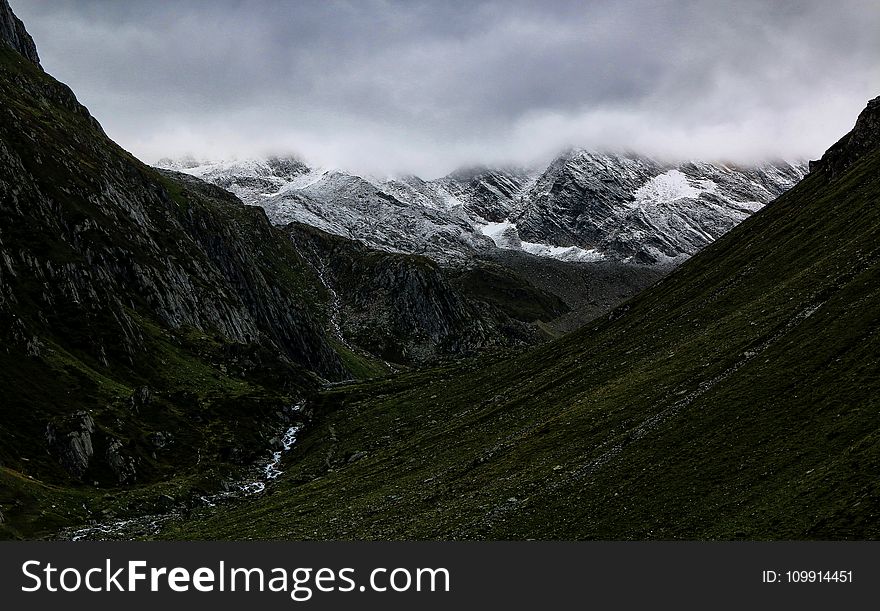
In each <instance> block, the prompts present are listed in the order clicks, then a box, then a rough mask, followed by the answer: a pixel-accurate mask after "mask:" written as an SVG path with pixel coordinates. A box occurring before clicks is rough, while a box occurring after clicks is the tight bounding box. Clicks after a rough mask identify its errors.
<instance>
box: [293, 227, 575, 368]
mask: <svg viewBox="0 0 880 611" xmlns="http://www.w3.org/2000/svg"><path fill="white" fill-rule="evenodd" d="M286 231H287V233H288V234H289V235H290V237H291V240H292V241H293V243H294V244H295V245H296V248H297V251H298V252H299V253H301V254H302V256H303V257H304V258H305V259H307V260H308V261H310V262H311V263H312V265H313V266H314V267H315V270H316V271H317V272H318V273H319V275H320V278H321V280H322V282H324V283H325V284H326V286H327V290H328V291H330V292H332V294H333V298H334V300H335V307H334V308H333V314H332V316H333V317H334V318H335V320H334V325H335V327H336V328H335V329H334V331H335V334H336V335H337V336H338V337H340V338H342V341H343V342H345V343H347V344H349V347H350V348H351V349H353V350H356V351H359V352H366V353H367V354H372V355H378V356H380V357H381V358H383V359H386V360H388V361H391V362H392V363H397V364H405V365H412V364H425V363H429V362H432V361H437V360H438V359H444V358H445V359H448V358H460V357H462V356H468V355H473V354H476V353H477V352H479V351H482V350H487V349H493V348H505V347H512V346H526V345H533V344H536V343H539V342H540V341H542V340H546V339H549V335H548V334H547V333H546V332H544V331H542V330H541V329H540V328H539V323H540V322H549V321H551V320H553V319H555V318H557V317H558V316H559V315H561V314H563V313H566V312H568V311H569V308H568V307H567V306H566V305H565V303H564V302H563V301H562V300H561V299H559V298H558V297H555V296H553V295H552V294H550V293H548V292H545V291H541V290H539V289H537V288H535V287H534V286H533V285H532V284H531V283H529V282H528V281H527V280H525V279H524V278H523V277H520V276H518V275H515V274H514V273H512V272H510V271H508V270H507V269H505V268H503V267H501V266H499V265H493V264H491V263H489V262H473V263H472V264H471V265H469V266H467V267H465V268H451V269H445V268H442V267H441V266H440V265H438V264H437V263H436V262H434V261H432V260H431V259H429V258H427V257H421V256H417V255H404V254H399V253H388V252H382V251H377V250H373V249H370V248H368V247H366V246H364V245H363V244H361V243H360V242H356V241H353V240H348V239H346V238H342V237H339V236H335V235H332V234H329V233H326V232H323V231H321V230H319V229H315V228H314V227H310V226H308V225H302V224H291V225H289V226H288V227H287V228H286Z"/></svg>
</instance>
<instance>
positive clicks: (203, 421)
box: [0, 0, 880, 539]
mask: <svg viewBox="0 0 880 611" xmlns="http://www.w3.org/2000/svg"><path fill="white" fill-rule="evenodd" d="M160 165H163V166H167V167H165V168H160V169H157V168H153V167H150V166H148V165H145V164H144V163H142V162H140V161H139V160H138V159H136V158H135V157H133V156H132V155H131V154H129V153H128V152H126V151H125V150H123V149H122V148H121V147H119V146H118V145H117V144H115V143H114V142H113V141H112V140H110V139H109V138H108V137H107V135H106V134H105V133H104V131H103V129H102V128H101V126H100V124H99V123H98V122H97V121H96V120H95V119H94V118H93V117H92V116H91V115H90V113H89V112H88V110H87V109H86V108H85V107H83V106H82V105H81V104H80V103H79V102H78V101H77V99H76V97H75V95H74V94H73V92H72V91H71V90H70V89H69V88H68V87H67V86H65V85H63V84H62V83H59V82H58V81H56V80H55V79H54V78H52V77H51V76H50V75H48V74H47V73H46V72H45V71H44V70H43V68H42V67H41V65H40V61H39V56H38V55H37V51H36V46H35V45H34V42H33V40H32V39H31V37H30V36H29V35H28V34H27V31H26V30H25V28H24V26H23V24H22V23H21V22H20V21H19V20H18V19H17V18H16V17H15V15H14V14H13V13H12V11H11V9H10V7H9V5H8V2H7V0H0V334H2V335H0V337H2V343H0V390H2V397H3V399H2V403H0V437H2V439H3V443H2V444H0V535H2V536H3V537H5V538H45V537H62V538H80V537H92V538H106V537H121V538H157V537H164V538H234V539H242V538H309V539H312V538H330V539H338V538H368V539H412V538H419V539H429V538H447V539H459V538H488V539H526V538H554V539H588V538H589V539H669V538H689V539H714V538H723V539H738V538H748V539H766V538H770V539H811V538H816V539H851V538H854V539H864V538H874V537H877V536H878V535H880V533H878V524H880V522H878V521H877V519H876V516H877V515H878V512H880V486H878V481H877V478H876V477H875V474H876V472H877V470H878V468H880V419H878V413H880V412H878V405H877V400H876V397H877V396H878V394H880V393H878V391H880V388H878V381H880V377H878V375H877V371H878V366H880V361H878V354H880V343H878V342H880V336H878V334H877V328H878V326H877V324H876V323H877V320H878V318H880V306H878V304H880V294H878V292H880V250H878V244H880V213H878V211H877V206H876V202H877V195H878V183H877V177H878V176H880V98H877V99H875V100H872V101H871V102H869V103H868V105H867V107H866V108H865V110H864V111H863V112H862V114H861V115H860V116H859V117H858V120H857V121H856V124H855V126H854V128H853V130H852V131H851V132H850V133H849V134H847V135H845V136H844V137H843V138H842V139H841V140H840V141H839V142H837V143H836V144H834V145H832V146H831V147H830V148H829V149H828V152H827V153H826V154H825V155H824V156H823V157H822V159H820V160H818V161H816V162H811V163H810V166H809V173H808V174H806V176H804V169H803V168H802V167H801V166H800V165H798V164H787V163H781V162H780V163H775V164H770V165H764V166H759V167H753V168H740V167H735V166H733V165H731V164H709V163H702V162H699V163H698V162H689V163H679V164H665V163H660V162H656V161H652V160H649V159H646V158H642V157H638V156H635V155H611V154H598V153H591V152H585V151H570V152H568V153H566V154H565V155H563V156H561V157H560V158H558V159H557V160H555V161H554V162H553V163H551V164H550V165H549V166H548V167H547V168H543V169H541V170H539V171H532V170H511V169H505V170H501V169H475V170H462V171H459V172H455V173H453V174H452V175H450V176H447V177H444V178H441V179H438V180H435V181H423V180H420V179H417V178H413V177H409V178H394V179H383V180H376V179H368V178H364V177H358V176H355V175H353V174H349V173H346V172H341V171H324V170H316V169H313V168H309V167H308V166H306V165H305V164H304V163H302V162H300V161H297V160H294V159H277V158H276V159H267V160H261V161H247V162H236V163H231V164H230V163H224V164H218V163H215V164H195V165H193V164H192V163H181V162H174V163H167V162H166V163H163V164H160ZM184 171H185V172H184ZM799 179H800V181H799V182H798V180H799ZM212 183H213V184H212ZM795 183H797V184H795ZM792 185H794V186H792ZM789 187H790V188H789ZM786 189H787V190H786ZM777 195H778V197H776V196H777ZM774 197H775V199H774ZM771 200H772V201H771ZM255 478H257V479H256V481H255ZM72 527H76V528H74V530H70V529H71V528H72Z"/></svg>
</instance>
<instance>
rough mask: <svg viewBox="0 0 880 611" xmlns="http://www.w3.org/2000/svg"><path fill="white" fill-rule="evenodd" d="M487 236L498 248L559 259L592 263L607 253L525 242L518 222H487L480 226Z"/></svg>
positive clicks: (575, 247)
mask: <svg viewBox="0 0 880 611" xmlns="http://www.w3.org/2000/svg"><path fill="white" fill-rule="evenodd" d="M479 229H480V231H481V232H482V234H483V235H485V236H486V237H489V238H491V239H492V241H493V242H495V245H496V246H497V247H498V248H504V249H506V250H521V251H523V252H527V253H529V254H532V255H535V256H537V257H547V258H550V259H559V260H561V261H576V262H578V263H590V262H594V261H601V260H603V259H604V258H605V255H604V254H602V253H601V252H599V251H598V250H593V249H591V250H586V249H583V248H579V247H577V246H552V245H550V244H539V243H536V242H523V241H522V240H520V237H519V232H518V231H517V229H516V224H515V223H511V222H510V221H509V220H508V221H502V222H500V223H486V224H485V225H481V226H480V227H479Z"/></svg>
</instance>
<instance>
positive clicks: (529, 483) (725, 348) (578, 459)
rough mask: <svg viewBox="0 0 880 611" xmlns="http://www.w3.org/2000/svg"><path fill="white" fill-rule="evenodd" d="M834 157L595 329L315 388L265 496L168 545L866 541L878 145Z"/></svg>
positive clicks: (876, 496)
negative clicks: (515, 351)
mask: <svg viewBox="0 0 880 611" xmlns="http://www.w3.org/2000/svg"><path fill="white" fill-rule="evenodd" d="M877 109H878V105H877V102H876V100H875V101H874V102H872V103H871V104H870V105H869V107H868V109H866V111H865V114H863V116H862V117H861V118H860V119H859V124H860V125H876V124H877V123H876V120H877ZM841 160H842V161H843V163H844V165H845V166H846V167H847V169H846V170H844V171H843V172H841V173H839V174H837V175H836V176H834V177H832V175H831V174H832V173H829V172H826V171H825V168H823V166H822V164H820V166H819V167H818V168H816V169H814V171H813V172H812V173H811V174H810V175H809V176H807V177H806V178H805V179H804V180H803V181H802V182H801V183H800V184H799V185H798V186H796V187H795V188H793V189H792V190H791V191H789V192H787V193H786V194H785V195H783V196H782V197H780V198H779V199H777V200H776V201H775V202H774V203H772V204H771V205H769V206H767V207H766V209H764V210H763V211H761V212H760V213H758V214H756V215H754V216H753V217H751V218H750V219H748V220H746V221H745V222H743V223H742V224H741V225H740V226H739V227H737V228H736V229H734V230H733V231H731V232H730V233H729V234H727V235H726V236H724V237H722V238H721V239H719V240H718V241H717V242H715V243H714V244H712V245H711V246H709V247H707V248H706V249H705V250H704V251H702V252H701V253H700V254H698V255H696V256H695V257H693V258H692V259H691V260H690V261H688V262H687V263H685V264H684V265H683V266H682V267H681V268H679V269H678V270H677V271H676V272H674V273H673V274H672V275H670V276H669V277H667V278H666V279H664V280H663V281H661V282H660V283H659V284H657V285H655V286H654V287H653V288H651V289H649V290H648V291H646V292H645V293H643V294H642V295H640V296H639V297H637V298H635V299H633V300H631V301H630V302H628V303H626V304H625V305H623V306H621V307H619V308H618V309H616V310H615V311H614V312H613V313H612V314H610V315H609V316H607V317H606V318H604V319H603V320H602V321H601V322H598V323H594V324H593V325H591V326H590V328H587V329H584V330H582V331H579V332H576V333H574V334H572V335H570V336H567V337H565V338H563V339H562V340H559V341H556V342H553V343H550V344H547V345H545V346H543V347H541V348H538V349H535V350H533V351H531V352H529V353H527V354H525V355H523V356H518V357H514V358H512V359H506V360H496V361H491V360H489V359H483V360H482V361H479V362H473V363H463V364H457V365H453V366H449V367H447V368H443V369H435V370H431V371H427V372H421V373H410V374H405V375H401V376H398V377H397V378H395V379H393V380H391V381H385V382H377V383H373V384H368V385H361V386H352V387H349V388H346V389H336V390H334V391H332V392H328V393H325V394H323V395H322V396H321V398H320V400H319V401H318V402H316V403H315V404H314V406H313V407H314V410H315V420H314V421H313V423H312V425H311V428H310V429H309V431H308V433H307V434H306V435H305V436H304V437H303V438H302V440H301V442H300V443H299V445H298V449H297V450H295V453H294V456H293V457H292V459H291V461H290V464H288V466H287V474H286V477H285V479H284V480H283V481H282V482H281V483H279V485H278V487H277V488H276V490H275V494H273V495H272V496H270V497H265V498H263V499H259V500H258V501H256V502H254V503H249V504H242V505H240V506H238V507H229V508H223V509H222V510H219V511H217V512H213V513H206V514H205V515H200V516H198V519H197V520H191V521H188V522H185V523H181V524H178V525H177V526H176V527H175V528H172V529H171V530H169V531H168V532H166V536H169V537H234V538H242V537H254V536H255V537H305V538H313V537H318V538H340V537H341V538H352V537H366V538H386V537H397V538H435V537H443V538H445V537H462V538H471V537H478V538H483V537H485V538H503V539H509V538H513V539H516V538H528V537H543V538H602V539H606V538H607V539H617V538H623V539H643V538H648V539H665V538H756V539H763V538H778V539H784V538H822V539H828V538H830V539H863V538H876V537H878V536H880V519H878V516H880V480H878V478H877V473H878V471H880V399H878V397H880V362H878V361H880V324H878V321H880V205H878V195H880V150H878V149H877V147H876V146H874V147H872V148H871V149H870V150H858V149H855V150H851V151H850V152H849V154H848V155H847V154H845V155H843V156H842V158H841Z"/></svg>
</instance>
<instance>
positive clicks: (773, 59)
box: [12, 0, 880, 178]
mask: <svg viewBox="0 0 880 611" xmlns="http://www.w3.org/2000/svg"><path fill="white" fill-rule="evenodd" d="M746 4H748V6H745V5H746ZM12 5H13V8H14V9H15V11H16V12H17V13H18V14H19V15H20V16H21V18H22V19H24V20H25V21H26V22H27V23H28V24H29V29H30V31H31V32H32V34H33V35H34V37H35V38H37V39H38V40H40V41H41V44H40V55H41V58H42V61H43V65H44V66H45V67H46V69H47V70H48V71H50V72H51V73H52V74H55V75H57V76H58V77H59V78H60V79H61V80H62V81H65V82H67V83H69V84H70V85H71V86H72V87H73V88H74V90H76V91H77V92H78V93H79V96H80V98H81V99H82V101H83V102H84V103H85V104H86V105H87V106H88V107H89V108H90V109H91V111H92V112H93V113H94V114H95V116H96V117H98V118H99V119H100V120H101V122H102V123H103V125H104V126H105V127H106V129H107V132H108V134H109V135H110V136H111V137H113V138H114V139H115V140H117V141H118V142H120V143H121V144H122V145H123V146H124V147H126V148H127V149H129V150H131V151H132V152H134V153H135V154H136V155H137V156H138V157H140V158H141V159H143V160H145V161H147V162H150V163H153V162H155V161H156V160H157V159H159V158H160V157H163V156H180V155H184V154H187V153H191V154H193V155H196V156H197V157H204V158H223V157H228V156H233V155H235V156H240V157H241V156H252V155H261V154H265V153H273V152H274V153H288V152H292V153H297V154H299V155H301V156H302V157H304V158H305V159H307V160H308V161H309V162H311V163H314V164H317V165H322V166H336V167H342V168H346V169H349V170H352V171H360V172H388V173H391V172H412V173H417V174H419V175H421V176H423V177H426V178H432V177H435V176H439V175H442V174H445V173H446V172H448V171H450V170H452V169H454V168H455V167H458V166H461V165H466V164H471V163H486V164H499V163H517V164H528V163H532V162H535V161H536V160H538V159H543V160H546V159H548V158H549V157H551V156H552V155H555V154H556V153H558V152H559V151H560V150H561V149H563V148H565V147H567V146H569V145H575V146H579V147H585V148H589V149H605V148H611V149H629V150H636V151H638V152H640V153H642V154H649V155H656V156H660V157H674V158H700V159H707V158H718V157H724V158H727V159H732V160H738V161H752V160H756V159H757V158H764V157H780V156H781V157H786V158H816V157H818V156H819V155H820V154H821V152H822V151H823V150H824V148H825V147H826V146H827V143H828V142H830V141H833V140H834V139H835V137H836V136H837V135H839V134H840V133H843V132H845V131H846V129H848V128H849V127H850V126H849V124H848V122H849V121H850V120H851V117H852V116H854V115H855V114H856V113H857V112H858V111H859V110H860V109H861V108H862V107H863V106H864V100H865V99H867V98H869V97H872V96H873V95H874V94H875V89H876V84H877V82H878V80H880V71H878V68H877V63H876V57H877V56H878V54H880V38H878V37H877V36H876V32H877V31H880V8H878V5H877V4H876V3H873V2H870V1H861V2H860V1H845V2H834V3H830V2H822V1H812V2H800V1H799V2H790V1H789V2H786V1H780V2H735V3H734V2H730V3H705V2H688V1H677V2H673V1H668V2H653V3H621V2H611V1H607V2H602V1H599V2H590V3H583V2H570V3H565V2H556V3H553V5H552V7H550V6H545V5H542V3H537V2H507V1H505V2H501V1H491V0H489V1H482V2H466V3H462V2H444V3H440V2H428V1H423V2H393V1H378V0H376V1H364V2H327V3H325V2H297V3H279V2H268V1H266V2H261V1H257V0H248V1H233V0H218V1H211V2H207V1H188V2H178V1H170V0H156V1H154V2H149V3H135V2H125V3H120V2H114V1H109V0H67V1H57V2H51V3H48V2H39V1H35V0H14V1H13V2H12ZM62 33H63V35H61V34H62Z"/></svg>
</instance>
